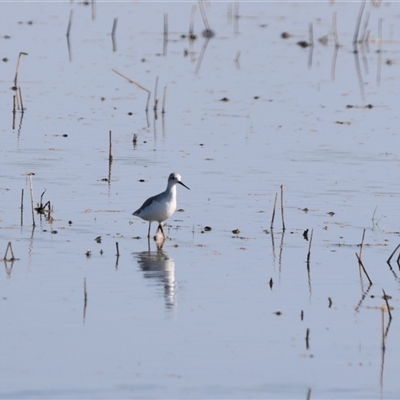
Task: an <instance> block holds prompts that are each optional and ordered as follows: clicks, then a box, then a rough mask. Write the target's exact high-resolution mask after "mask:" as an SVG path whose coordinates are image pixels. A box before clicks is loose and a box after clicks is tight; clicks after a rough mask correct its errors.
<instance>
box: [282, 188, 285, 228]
mask: <svg viewBox="0 0 400 400" xmlns="http://www.w3.org/2000/svg"><path fill="white" fill-rule="evenodd" d="M281 216H282V230H283V231H284V230H285V229H286V228H285V218H284V215H283V185H281Z"/></svg>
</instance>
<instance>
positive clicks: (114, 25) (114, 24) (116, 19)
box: [111, 18, 118, 38]
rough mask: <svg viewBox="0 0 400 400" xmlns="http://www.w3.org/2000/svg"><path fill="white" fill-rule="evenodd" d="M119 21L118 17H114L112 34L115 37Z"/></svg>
mask: <svg viewBox="0 0 400 400" xmlns="http://www.w3.org/2000/svg"><path fill="white" fill-rule="evenodd" d="M117 23H118V18H114V22H113V26H112V30H111V36H112V37H113V38H115V32H116V31H117Z"/></svg>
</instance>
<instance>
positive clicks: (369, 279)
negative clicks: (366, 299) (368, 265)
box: [356, 253, 373, 285]
mask: <svg viewBox="0 0 400 400" xmlns="http://www.w3.org/2000/svg"><path fill="white" fill-rule="evenodd" d="M356 257H357V260H358V263H359V265H361V268H362V270H363V271H364V274H365V276H366V277H367V279H368V281H369V283H370V285H372V283H373V282H372V281H371V278H370V277H369V275H368V272H367V270H366V269H365V267H364V264H363V262H362V261H361V259H360V257H359V256H358V254H357V253H356Z"/></svg>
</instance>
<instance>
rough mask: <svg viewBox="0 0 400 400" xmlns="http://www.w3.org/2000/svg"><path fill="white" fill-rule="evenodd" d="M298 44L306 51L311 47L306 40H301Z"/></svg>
mask: <svg viewBox="0 0 400 400" xmlns="http://www.w3.org/2000/svg"><path fill="white" fill-rule="evenodd" d="M297 44H298V45H299V46H300V47H302V48H303V49H305V48H306V47H308V46H311V45H310V44H309V43H308V42H306V41H305V40H301V41H300V42H297Z"/></svg>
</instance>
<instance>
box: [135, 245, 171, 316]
mask: <svg viewBox="0 0 400 400" xmlns="http://www.w3.org/2000/svg"><path fill="white" fill-rule="evenodd" d="M164 242H165V240H163V241H162V242H157V243H156V245H157V251H151V250H150V241H149V242H148V246H149V247H148V250H147V251H142V252H139V253H134V256H135V257H136V258H137V259H138V264H139V267H140V268H141V269H142V271H143V276H144V278H146V279H151V280H152V281H151V282H150V283H151V284H155V285H156V286H157V287H162V288H163V292H164V298H165V307H166V308H167V309H169V310H172V309H174V308H175V306H176V305H177V302H176V283H175V262H174V260H172V259H171V258H169V257H168V255H167V254H165V253H164V251H163V245H164Z"/></svg>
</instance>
